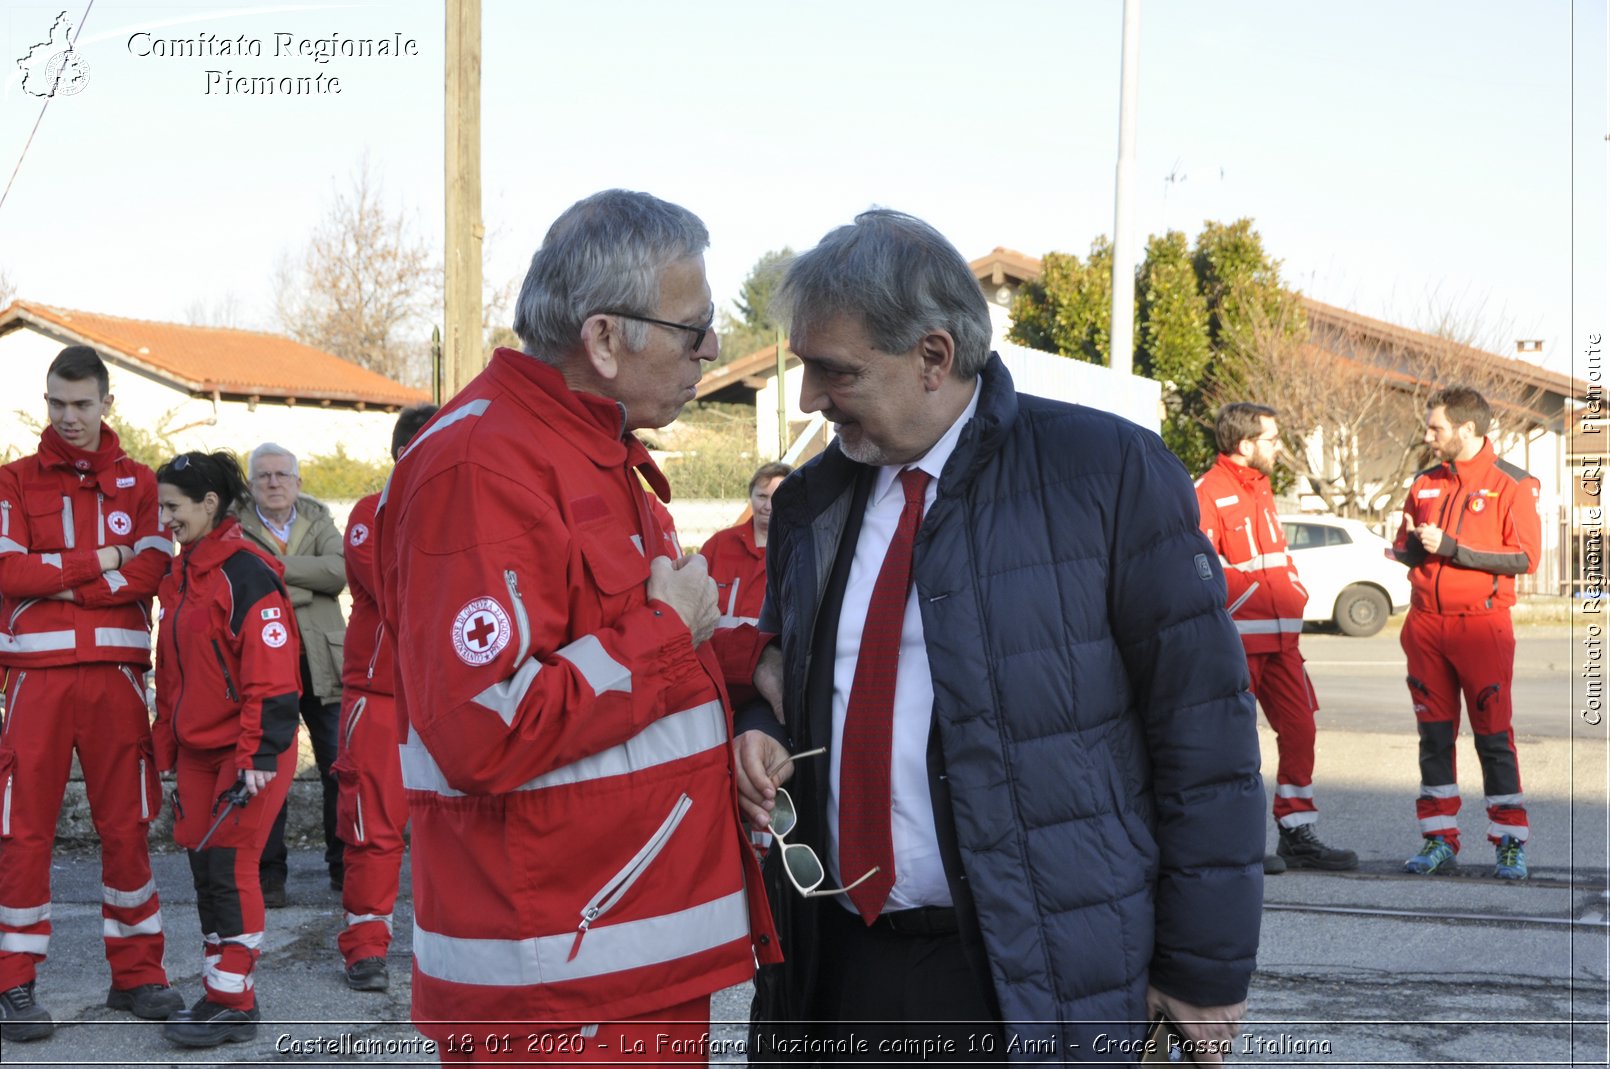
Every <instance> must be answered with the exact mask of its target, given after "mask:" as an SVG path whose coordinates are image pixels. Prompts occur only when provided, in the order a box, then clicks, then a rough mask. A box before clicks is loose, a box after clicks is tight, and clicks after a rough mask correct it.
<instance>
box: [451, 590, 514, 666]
mask: <svg viewBox="0 0 1610 1069" xmlns="http://www.w3.org/2000/svg"><path fill="white" fill-rule="evenodd" d="M508 644H509V614H508V613H506V612H504V611H503V606H501V605H499V604H498V603H497V601H496V600H495V599H493V598H476V599H475V600H474V601H472V602H470V603H469V604H468V605H466V606H464V607H463V608H462V609H460V610H459V611H458V615H457V616H455V617H454V618H453V652H454V653H456V654H458V659H459V660H461V661H463V662H464V663H465V664H468V665H481V664H485V663H487V662H488V661H490V660H491V659H492V658H494V657H496V656H497V655H498V654H499V653H501V652H502V651H503V647H504V646H507V645H508Z"/></svg>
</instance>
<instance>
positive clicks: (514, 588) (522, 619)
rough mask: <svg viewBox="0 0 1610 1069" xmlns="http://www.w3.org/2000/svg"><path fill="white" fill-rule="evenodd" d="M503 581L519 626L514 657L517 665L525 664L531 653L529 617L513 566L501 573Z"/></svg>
mask: <svg viewBox="0 0 1610 1069" xmlns="http://www.w3.org/2000/svg"><path fill="white" fill-rule="evenodd" d="M503 582H504V583H505V584H506V585H507V586H508V588H509V600H510V601H512V602H514V621H515V623H517V624H518V625H519V626H520V652H519V654H518V655H517V656H516V657H515V658H514V663H515V664H516V665H517V666H518V665H522V664H525V659H526V657H527V655H529V654H530V653H531V617H530V616H528V615H526V611H525V599H524V598H522V597H520V580H519V577H518V576H516V575H515V574H514V569H513V568H510V569H509V570H507V571H505V572H504V573H503Z"/></svg>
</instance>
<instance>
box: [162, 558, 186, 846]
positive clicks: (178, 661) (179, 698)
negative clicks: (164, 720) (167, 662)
mask: <svg viewBox="0 0 1610 1069" xmlns="http://www.w3.org/2000/svg"><path fill="white" fill-rule="evenodd" d="M189 593H190V557H189V555H188V554H186V555H185V557H184V558H183V560H182V562H181V563H180V565H179V604H177V605H175V606H174V607H173V624H172V631H171V632H170V634H171V636H172V639H173V667H174V669H175V670H176V671H177V672H178V673H179V693H178V694H175V695H174V696H173V744H174V745H175V746H178V745H179V710H180V709H181V708H182V707H183V706H184V684H185V675H184V655H183V652H182V651H181V650H180V648H179V647H180V645H181V643H180V642H179V634H180V632H179V614H180V613H182V612H183V611H184V601H185V598H186V597H187V596H189ZM158 637H159V638H160V635H159V636H158ZM173 804H174V809H175V811H176V812H177V811H179V810H178V806H179V795H178V792H177V791H175V792H174V795H173ZM181 815H182V813H181Z"/></svg>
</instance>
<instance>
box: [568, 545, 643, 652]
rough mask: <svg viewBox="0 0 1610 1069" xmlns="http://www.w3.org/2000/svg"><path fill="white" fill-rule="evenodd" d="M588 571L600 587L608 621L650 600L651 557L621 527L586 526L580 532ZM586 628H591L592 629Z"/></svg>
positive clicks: (595, 585) (601, 599)
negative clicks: (649, 575) (601, 527)
mask: <svg viewBox="0 0 1610 1069" xmlns="http://www.w3.org/2000/svg"><path fill="white" fill-rule="evenodd" d="M576 541H577V543H578V544H579V545H580V546H581V557H582V561H583V562H584V564H585V566H586V568H587V574H588V575H589V576H590V577H591V579H592V581H593V586H594V587H595V588H596V589H597V590H598V600H599V603H600V606H601V609H602V613H603V619H602V620H601V621H600V623H607V622H609V621H611V620H613V619H614V618H615V617H617V616H619V615H620V614H621V613H623V612H625V611H626V610H628V609H631V608H635V607H636V606H638V605H641V604H643V603H644V602H645V601H647V600H648V595H647V592H646V584H647V583H648V574H649V558H648V557H647V556H646V555H645V554H644V553H643V551H642V550H641V549H640V548H638V546H637V544H636V543H635V542H634V541H633V540H632V539H630V538H629V537H627V536H626V535H625V534H624V533H622V532H621V530H620V528H618V527H617V528H612V529H607V530H601V529H598V528H583V529H582V530H580V531H578V532H577V534H576ZM586 630H591V629H590V628H588V629H586Z"/></svg>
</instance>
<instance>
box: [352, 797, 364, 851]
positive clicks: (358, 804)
mask: <svg viewBox="0 0 1610 1069" xmlns="http://www.w3.org/2000/svg"><path fill="white" fill-rule="evenodd" d="M352 804H353V806H354V807H355V808H356V810H357V812H355V813H354V814H353V821H354V827H353V829H352V830H353V831H355V832H357V833H358V842H360V843H361V842H363V841H364V835H363V791H362V790H360V789H359V788H357V787H353V788H352Z"/></svg>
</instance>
